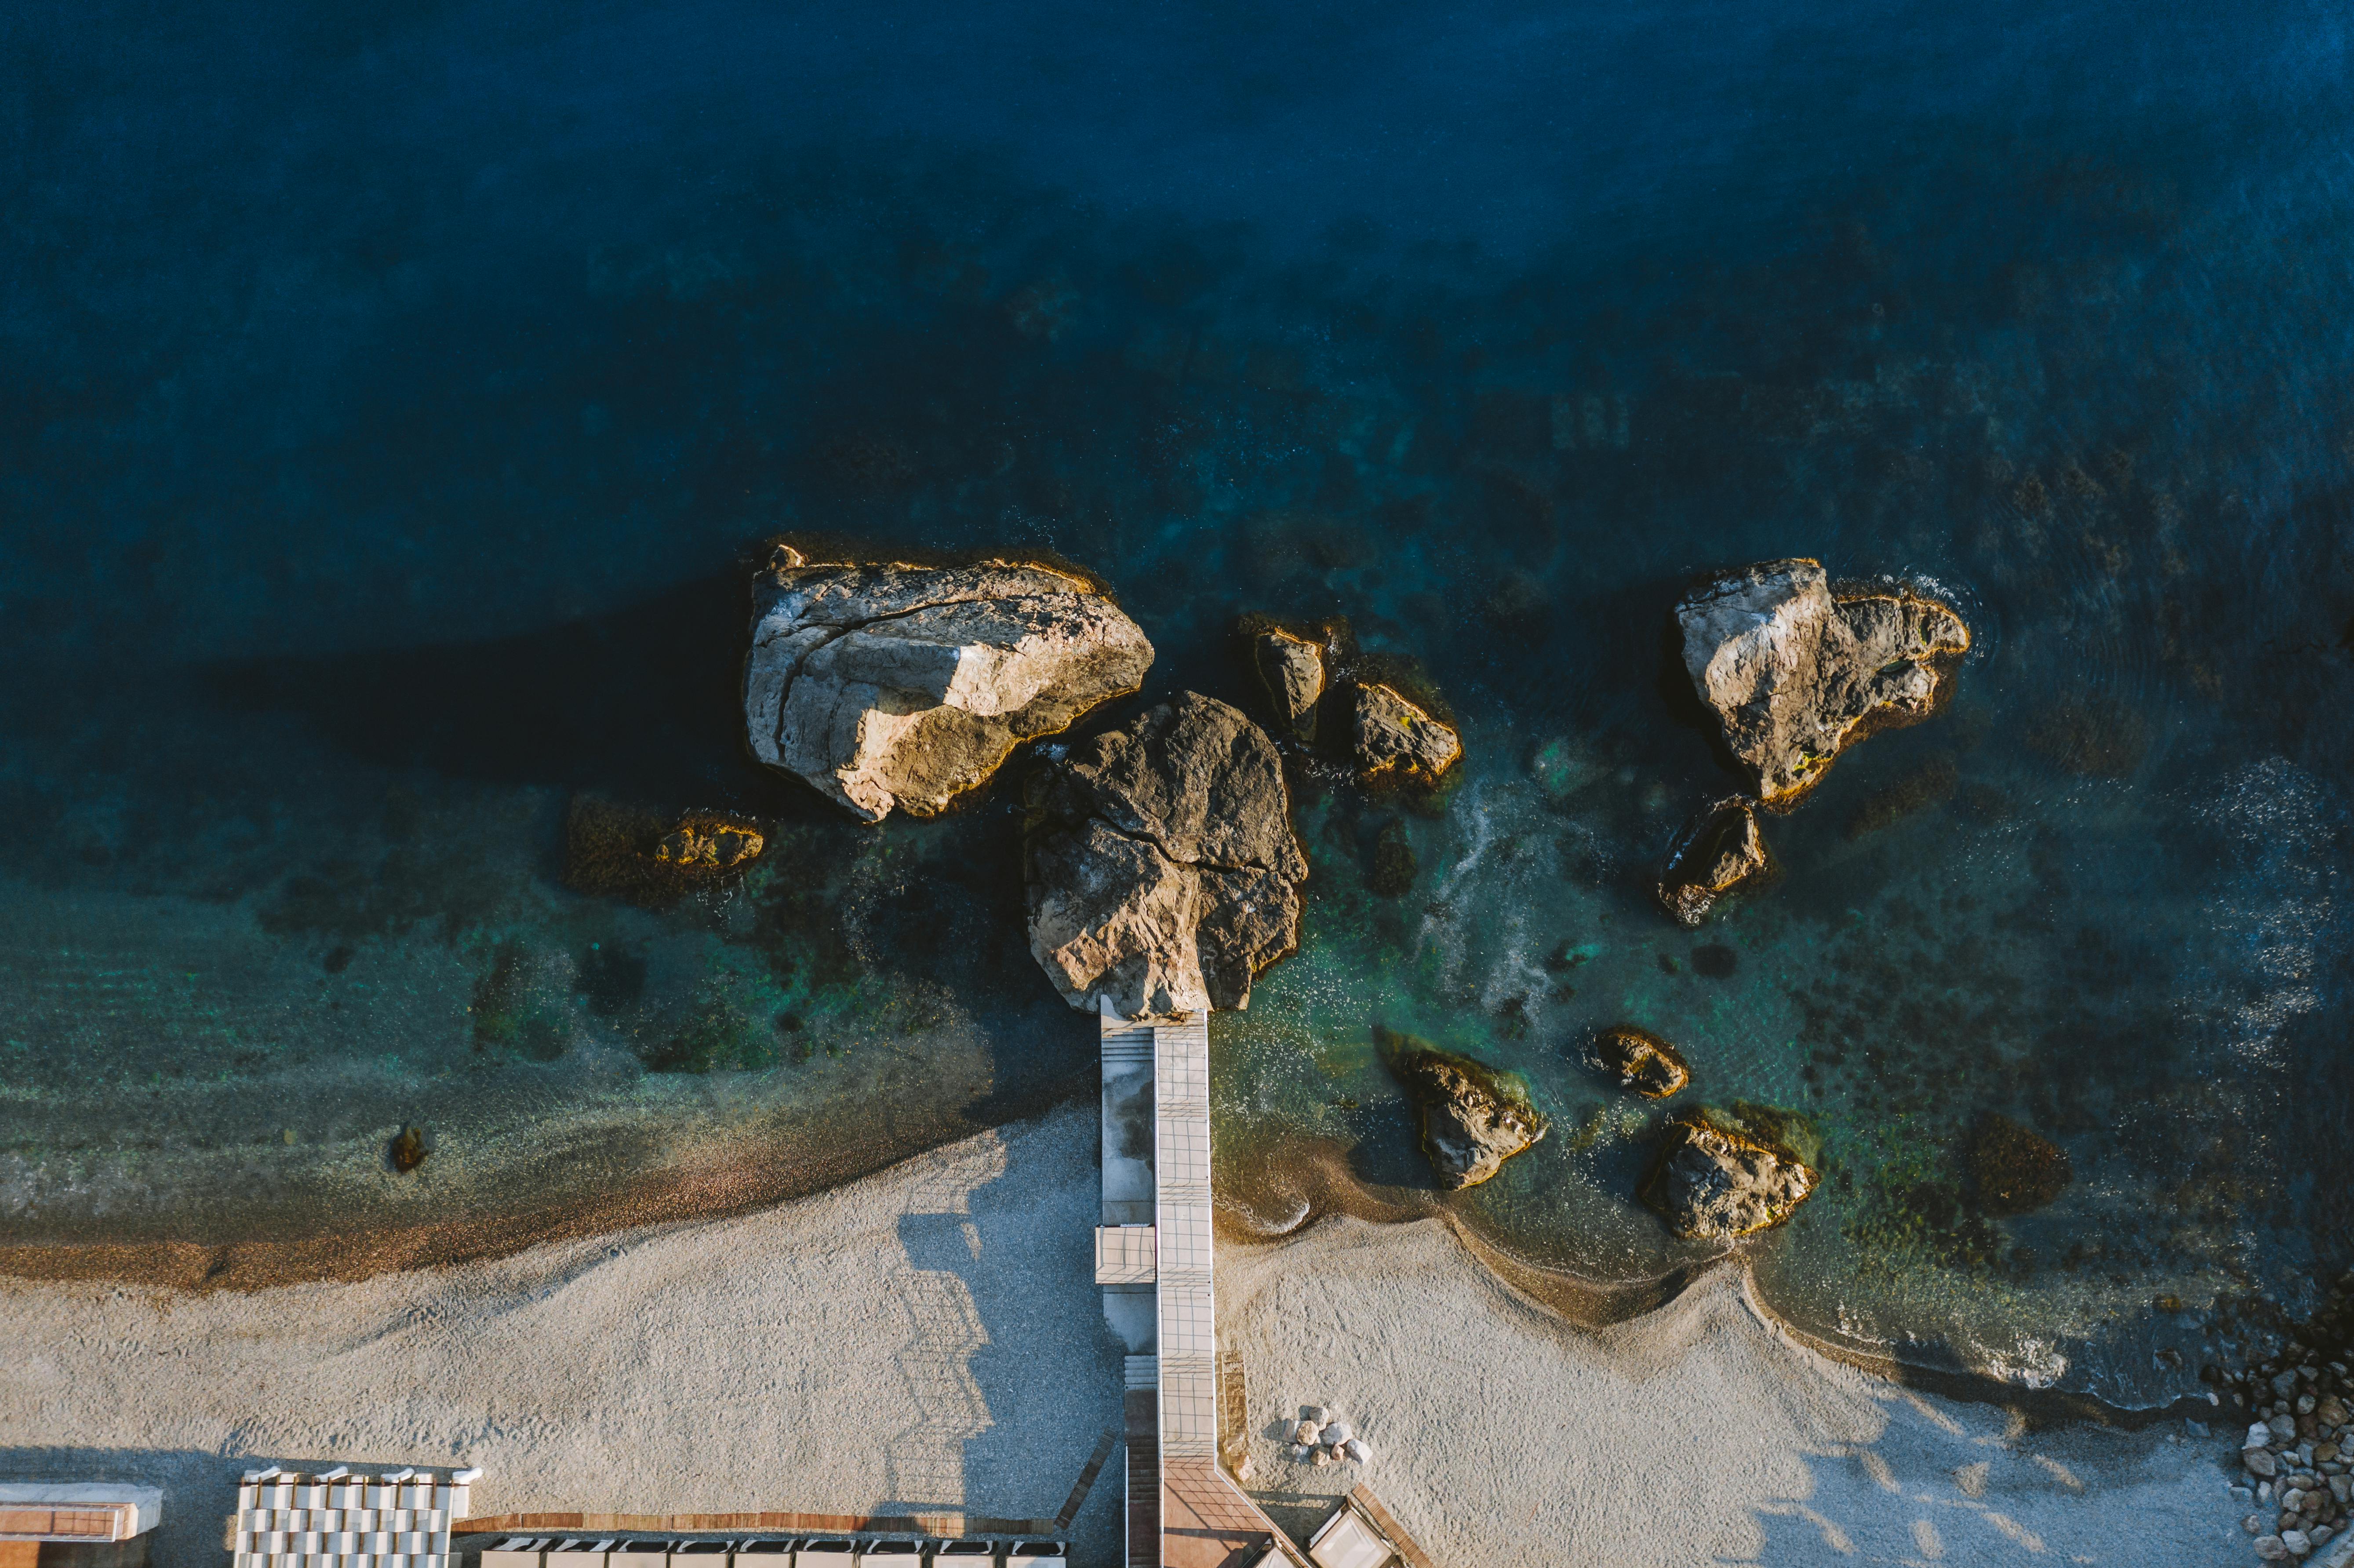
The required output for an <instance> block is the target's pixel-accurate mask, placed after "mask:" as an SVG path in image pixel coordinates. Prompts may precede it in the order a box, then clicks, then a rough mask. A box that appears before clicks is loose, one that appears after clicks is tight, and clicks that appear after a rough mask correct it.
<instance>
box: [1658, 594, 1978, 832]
mask: <svg viewBox="0 0 2354 1568" xmlns="http://www.w3.org/2000/svg"><path fill="white" fill-rule="evenodd" d="M1676 620H1677V623H1678V625H1679V627H1680V628H1681V631H1682V634H1683V657H1684V667H1685V669H1686V670H1687V671H1689V672H1690V673H1691V681H1692V685H1693V687H1694V688H1695V689H1696V690H1697V691H1698V693H1699V694H1700V699H1701V701H1702V703H1703V704H1704V705H1707V706H1708V707H1709V708H1710V709H1711V710H1712V712H1713V713H1714V714H1715V715H1716V717H1717V722H1718V724H1719V725H1720V726H1721V727H1722V731H1723V737H1724V743H1725V746H1726V747H1727V748H1728V749H1730V750H1731V751H1732V753H1733V755H1734V758H1736V759H1737V760H1738V761H1739V762H1740V763H1741V764H1742V765H1743V767H1744V768H1746V769H1747V770H1748V771H1749V773H1750V774H1751V776H1752V778H1753V779H1754V780H1755V786H1756V792H1757V798H1758V800H1760V801H1761V802H1762V803H1764V804H1765V805H1766V806H1768V807H1772V808H1781V807H1786V806H1788V805H1790V804H1791V803H1793V802H1795V801H1796V800H1797V799H1798V797H1799V796H1801V795H1803V794H1804V793H1806V791H1807V790H1808V789H1812V788H1813V787H1814V786H1815V785H1816V784H1817V783H1818V782H1819V781H1820V780H1821V779H1822V776H1823V774H1824V772H1825V771H1826V770H1827V769H1828V768H1829V767H1830V764H1831V762H1832V760H1833V759H1834V758H1837V757H1838V756H1839V754H1840V752H1841V751H1843V750H1845V749H1846V748H1847V747H1850V746H1851V745H1853V744H1854V743H1855V742H1857V741H1859V740H1861V739H1862V738H1863V737H1864V736H1867V735H1869V734H1871V733H1872V731H1873V730H1874V729H1878V728H1884V727H1888V726H1894V725H1904V724H1913V723H1917V722H1918V721H1919V720H1921V719H1924V718H1926V717H1928V716H1929V715H1931V714H1933V713H1935V711H1936V709H1937V706H1938V705H1939V703H1940V702H1942V701H1943V699H1944V697H1945V695H1946V692H1947V690H1948V689H1949V685H1950V678H1951V676H1952V673H1953V671H1954V668H1955V666H1956V664H1958V663H1959V662H1960V660H1961V657H1962V655H1963V654H1964V653H1966V652H1968V651H1969V646H1970V634H1969V629H1968V628H1967V626H1965V625H1964V624H1963V623H1962V618H1961V617H1960V616H1958V615H1956V614H1955V613H1954V611H1953V609H1951V608H1949V607H1948V606H1946V605H1945V604H1942V603H1940V602H1939V601H1937V600H1936V599H1931V598H1929V597H1928V596H1926V595H1925V594H1922V593H1919V592H1917V591H1915V590H1914V588H1910V587H1909V586H1901V585H1900V586H1891V587H1885V588H1883V587H1864V588H1840V589H1837V590H1834V589H1833V588H1832V587H1831V586H1830V583H1829V578H1828V577H1826V576H1825V574H1824V571H1823V568H1822V566H1821V564H1820V563H1819V562H1817V561H1812V560H1807V559H1804V558H1792V559H1788V560H1780V561H1765V562H1761V563H1760V564H1758V565H1756V566H1753V567H1744V568H1742V569H1741V570H1738V571H1733V572H1727V573H1724V574H1723V575H1722V576H1720V577H1716V578H1714V579H1712V581H1710V582H1708V583H1705V584H1703V585H1702V587H1700V588H1697V589H1695V590H1693V591H1692V592H1691V594H1689V595H1688V596H1686V598H1685V599H1684V600H1683V602H1682V603H1681V604H1679V605H1678V606H1677V607H1676Z"/></svg>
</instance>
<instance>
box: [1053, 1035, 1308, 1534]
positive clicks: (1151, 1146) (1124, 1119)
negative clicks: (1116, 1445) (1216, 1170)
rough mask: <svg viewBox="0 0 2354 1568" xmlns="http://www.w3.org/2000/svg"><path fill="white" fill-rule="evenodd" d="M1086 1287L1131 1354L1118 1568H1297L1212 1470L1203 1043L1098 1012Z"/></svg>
mask: <svg viewBox="0 0 2354 1568" xmlns="http://www.w3.org/2000/svg"><path fill="white" fill-rule="evenodd" d="M1102 1036H1103V1139H1104V1143H1103V1218H1102V1224H1100V1225H1099V1226H1098V1227H1097V1231H1096V1283H1097V1285H1099V1286H1100V1287H1102V1288H1103V1293H1104V1317H1105V1319H1106V1320H1107V1321H1108V1322H1109V1323H1110V1324H1111V1327H1112V1330H1113V1331H1114V1332H1115V1333H1117V1334H1119V1336H1120V1338H1121V1340H1122V1341H1123V1342H1124V1343H1125V1344H1126V1345H1127V1347H1128V1393H1127V1419H1128V1551H1127V1559H1126V1561H1127V1564H1128V1568H1260V1565H1261V1564H1265V1565H1266V1568H1292V1565H1297V1568H1305V1565H1306V1563H1307V1560H1306V1559H1305V1558H1304V1557H1302V1556H1300V1555H1299V1552H1298V1551H1297V1550H1296V1549H1295V1548H1294V1547H1293V1546H1292V1544H1291V1542H1289V1540H1288V1538H1287V1537H1285V1535H1284V1534H1283V1532H1282V1531H1279V1530H1278V1529H1277V1528H1276V1526H1275V1524H1274V1522H1273V1521H1272V1520H1269V1519H1268V1518H1267V1516H1266V1515H1265V1514H1264V1513H1262V1512H1260V1511H1259V1508H1258V1505H1257V1504H1256V1503H1254V1502H1253V1501H1251V1499H1249V1498H1248V1497H1247V1496H1246V1495H1245V1493H1244V1492H1243V1490H1242V1489H1241V1488H1240V1487H1237V1486H1236V1485H1235V1483H1234V1481H1233V1479H1232V1478H1229V1477H1228V1476H1227V1474H1226V1472H1225V1468H1224V1467H1222V1466H1220V1464H1219V1462H1218V1413H1219V1410H1220V1407H1221V1404H1220V1400H1219V1384H1218V1323H1217V1299H1216V1292H1215V1288H1214V1281H1213V1278H1212V1272H1211V1265H1212V1247H1211V1234H1210V1233H1211V1224H1210V1033H1209V1027H1208V1024H1207V1022H1205V1020H1204V1019H1203V1018H1201V1017H1199V1016H1196V1017H1194V1018H1192V1019H1188V1020H1186V1021H1184V1022H1174V1023H1167V1022H1164V1023H1136V1022H1129V1021H1128V1020H1126V1019H1122V1018H1119V1017H1117V1016H1115V1015H1113V1014H1111V1013H1108V1012H1107V1013H1106V1014H1104V1016H1103V1020H1102Z"/></svg>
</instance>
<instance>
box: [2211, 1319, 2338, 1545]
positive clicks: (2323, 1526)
mask: <svg viewBox="0 0 2354 1568" xmlns="http://www.w3.org/2000/svg"><path fill="white" fill-rule="evenodd" d="M2349 1358H2354V1273H2349V1274H2348V1275H2346V1276H2345V1277H2342V1278H2341V1279H2339V1280H2338V1283H2337V1285H2336V1286H2335V1287H2332V1288H2331V1290H2330V1293H2329V1301H2328V1305H2327V1307H2326V1308H2324V1310H2323V1311H2322V1312H2321V1313H2319V1314H2317V1316H2316V1318H2315V1319H2314V1320H2313V1321H2312V1322H2311V1323H2308V1324H2306V1326H2305V1327H2304V1328H2303V1329H2301V1330H2298V1331H2297V1337H2296V1338H2295V1339H2292V1340H2289V1341H2288V1342H2287V1343H2286V1345H2285V1346H2284V1347H2283V1349H2282V1351H2281V1353H2280V1354H2278V1355H2276V1356H2272V1357H2269V1358H2267V1359H2266V1360H2264V1361H2259V1362H2257V1363H2256V1364H2254V1365H2253V1366H2250V1367H2247V1368H2244V1369H2243V1370H2241V1371H2238V1372H2231V1373H2227V1374H2225V1375H2224V1376H2223V1379H2222V1382H2223V1386H2224V1387H2225V1388H2226V1389H2228V1390H2229V1391H2230V1395H2231V1403H2232V1413H2233V1414H2234V1416H2235V1417H2239V1418H2243V1419H2245V1420H2247V1422H2248V1423H2249V1425H2248V1427H2247V1431H2246V1435H2245V1436H2243V1437H2242V1438H2241V1440H2240V1465H2241V1467H2242V1468H2243V1470H2244V1471H2245V1472H2246V1483H2245V1485H2244V1486H2243V1488H2241V1489H2239V1490H2238V1491H2237V1492H2236V1493H2235V1495H2236V1496H2238V1497H2241V1498H2243V1499H2246V1500H2247V1501H2249V1502H2253V1504H2255V1508H2254V1510H2253V1511H2252V1512H2250V1513H2248V1514H2246V1515H2245V1516H2244V1517H2243V1518H2242V1520H2241V1521H2240V1524H2241V1528H2242V1529H2243V1530H2244V1531H2247V1532H2248V1534H2250V1535H2251V1536H2253V1537H2254V1538H2255V1541H2254V1545H2255V1552H2256V1555H2257V1556H2258V1557H2260V1558H2263V1559H2264V1560H2265V1561H2267V1562H2275V1563H2277V1562H2288V1561H2295V1560H2296V1559H2299V1558H2303V1557H2305V1556H2306V1555H2308V1554H2309V1553H2311V1552H2315V1551H2317V1550H2318V1549H2319V1548H2321V1547H2322V1546H2325V1545H2327V1543H2328V1542H2331V1541H2332V1540H2335V1539H2336V1538H2337V1537H2338V1535H2340V1534H2342V1533H2343V1532H2344V1531H2345V1530H2346V1527H2347V1520H2348V1515H2349V1511H2354V1497H2349V1489H2354V1474H2349V1472H2354V1372H2349Z"/></svg>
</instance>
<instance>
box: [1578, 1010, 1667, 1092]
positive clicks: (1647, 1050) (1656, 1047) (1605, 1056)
mask: <svg viewBox="0 0 2354 1568" xmlns="http://www.w3.org/2000/svg"><path fill="white" fill-rule="evenodd" d="M1593 1060H1594V1065H1596V1067H1597V1068H1598V1069H1599V1070H1600V1071H1601V1072H1602V1073H1603V1074H1604V1075H1606V1076H1607V1077H1609V1078H1611V1079H1612V1080H1614V1081H1615V1082H1616V1083H1617V1085H1618V1086H1619V1087H1620V1088H1622V1089H1632V1090H1634V1091H1635V1092H1636V1093H1637V1094H1638V1095H1641V1096H1643V1097H1645V1098H1646V1099H1654V1100H1663V1099H1666V1098H1667V1097H1669V1096H1670V1095H1673V1094H1675V1093H1676V1092H1677V1091H1678V1090H1680V1089H1681V1088H1682V1087H1683V1086H1685V1085H1686V1084H1689V1083H1691V1068H1690V1067H1689V1066H1687V1065H1685V1064H1684V1059H1683V1055H1682V1054H1681V1053H1680V1052H1679V1051H1677V1049H1676V1048H1675V1047H1674V1046H1672V1045H1670V1044H1668V1043H1667V1042H1666V1041H1664V1040H1662V1039H1660V1038H1659V1036H1658V1035H1656V1034H1654V1033H1651V1032H1650V1031H1649V1030H1648V1029H1638V1028H1636V1027H1635V1026H1634V1025H1633V1024H1631V1023H1614V1024H1612V1025H1611V1026H1610V1027H1609V1028H1607V1029H1604V1030H1602V1031H1600V1032H1599V1033H1596V1035H1595V1036H1594V1046H1593Z"/></svg>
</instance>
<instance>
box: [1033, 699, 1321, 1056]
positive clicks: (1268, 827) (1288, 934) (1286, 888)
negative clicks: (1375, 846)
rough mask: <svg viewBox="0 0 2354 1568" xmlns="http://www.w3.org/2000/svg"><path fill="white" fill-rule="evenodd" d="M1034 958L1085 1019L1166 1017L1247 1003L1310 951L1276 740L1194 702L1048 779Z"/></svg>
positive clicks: (1039, 831) (1039, 826)
mask: <svg viewBox="0 0 2354 1568" xmlns="http://www.w3.org/2000/svg"><path fill="white" fill-rule="evenodd" d="M1032 808H1033V810H1032V817H1031V823H1030V832H1029V834H1028V838H1027V842H1026V843H1025V845H1024V852H1023V859H1024V865H1025V871H1026V874H1027V880H1028V884H1029V902H1030V951H1031V953H1032V954H1033V955H1034V956H1035V957H1036V959H1037V960H1038V963H1039V966H1040V967H1041V968H1043V969H1044V970H1045V971H1046V975H1047V978H1048V979H1050V980H1053V981H1054V982H1055V986H1056V987H1057V988H1058V989H1059V990H1060V991H1062V993H1063V995H1064V997H1065V998H1066V1000H1068V1001H1069V1002H1070V1004H1071V1005H1072V1006H1073V1007H1076V1008H1085V1009H1090V1010H1092V1009H1095V1008H1097V1007H1098V1006H1100V1005H1103V1004H1108V1005H1109V1006H1110V1008H1111V1009H1112V1011H1113V1012H1117V1013H1119V1015H1120V1016H1121V1017H1123V1018H1163V1017H1173V1016H1182V1015H1184V1014H1190V1013H1195V1012H1206V1011H1208V1010H1210V1009H1213V1008H1220V1007H1234V1008H1238V1007H1246V1006H1248V1005H1249V1004H1250V988H1251V980H1252V978H1253V977H1254V976H1256V975H1257V973H1258V972H1259V971H1260V970H1261V969H1265V968H1267V965H1269V964H1271V963H1273V962H1275V960H1276V959H1279V958H1281V957H1283V956H1284V955H1285V954H1287V953H1288V952H1290V951H1291V950H1292V948H1296V947H1298V946H1299V914H1300V898H1299V885H1300V884H1301V883H1302V882H1304V881H1306V880H1307V877H1308V858H1307V856H1306V855H1305V854H1304V853H1302V852H1301V850H1300V847H1299V838H1298V836H1297V835H1295V834H1294V833H1293V832H1292V830H1291V799H1290V795H1289V792H1288V790H1287V789H1286V788H1285V786H1284V781H1283V763H1282V759H1281V758H1279V757H1278V755H1277V752H1276V749H1275V743H1274V742H1273V741H1272V740H1270V739H1268V738H1267V732H1266V731H1264V730H1262V729H1260V728H1259V727H1258V726H1257V725H1255V724H1253V723H1251V722H1250V720H1249V719H1247V718H1246V717H1244V716H1243V715H1242V714H1241V713H1239V712H1237V711H1236V710H1235V709H1234V708H1231V707H1229V706H1227V705H1225V703H1221V702H1215V701H1213V700H1212V699H1211V698H1208V697H1204V696H1202V695H1199V694H1196V693H1193V692H1186V693H1183V694H1180V695H1179V696H1178V697H1177V698H1176V699H1175V700H1173V701H1172V702H1169V703H1165V704H1163V705H1161V706H1160V707H1157V708H1154V709H1152V710H1151V711H1150V713H1147V714H1144V715H1141V716H1140V717H1139V718H1138V719H1137V720H1136V721H1135V722H1134V723H1132V724H1130V725H1129V726H1128V727H1126V728H1125V729H1119V730H1114V731H1112V732H1110V733H1108V734H1106V735H1100V736H1096V737H1095V738H1094V739H1093V740H1090V741H1088V742H1087V743H1086V744H1084V745H1082V746H1079V747H1074V748H1073V750H1072V753H1071V755H1070V757H1069V758H1067V759H1066V760H1065V761H1063V762H1062V763H1060V764H1057V765H1056V766H1055V767H1054V768H1052V769H1051V770H1050V771H1049V772H1048V773H1046V774H1045V775H1044V777H1042V778H1041V779H1039V780H1037V781H1036V782H1035V784H1034V793H1033V798H1032Z"/></svg>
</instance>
